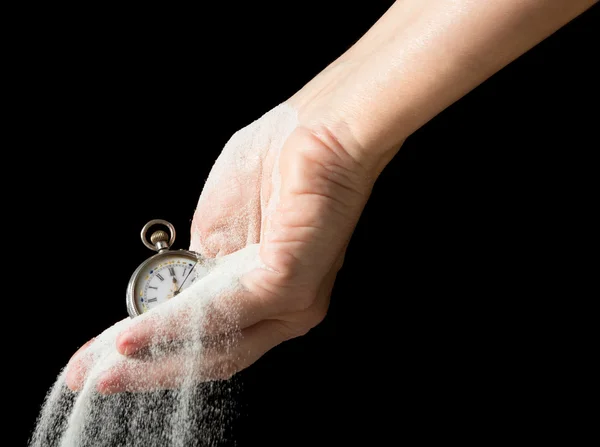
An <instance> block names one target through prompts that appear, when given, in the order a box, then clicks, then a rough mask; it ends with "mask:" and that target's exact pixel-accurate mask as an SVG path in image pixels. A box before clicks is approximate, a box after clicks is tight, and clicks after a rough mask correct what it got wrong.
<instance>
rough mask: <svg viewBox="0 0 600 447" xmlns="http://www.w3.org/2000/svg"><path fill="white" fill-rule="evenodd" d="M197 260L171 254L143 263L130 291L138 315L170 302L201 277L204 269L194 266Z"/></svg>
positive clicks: (184, 255)
mask: <svg viewBox="0 0 600 447" xmlns="http://www.w3.org/2000/svg"><path fill="white" fill-rule="evenodd" d="M197 261H198V259H197V258H196V257H195V256H194V255H193V254H191V253H186V252H183V251H182V252H178V251H172V252H168V253H161V254H160V255H156V256H153V257H152V258H150V259H149V260H148V261H147V262H145V263H144V265H142V267H141V270H140V271H139V273H138V275H137V278H136V281H135V283H134V284H133V290H132V292H133V305H134V306H135V308H136V310H137V313H138V314H142V313H144V312H147V311H148V310H150V309H152V308H153V307H155V306H158V305H159V304H162V303H164V302H166V301H168V300H170V299H172V298H173V297H175V296H177V295H178V294H179V293H181V292H182V291H183V290H185V289H186V288H187V287H189V286H190V285H192V284H193V283H194V281H196V280H197V279H198V278H200V277H202V276H204V275H205V274H206V272H205V271H204V270H205V269H204V268H203V267H202V266H201V265H197ZM194 267H195V268H194Z"/></svg>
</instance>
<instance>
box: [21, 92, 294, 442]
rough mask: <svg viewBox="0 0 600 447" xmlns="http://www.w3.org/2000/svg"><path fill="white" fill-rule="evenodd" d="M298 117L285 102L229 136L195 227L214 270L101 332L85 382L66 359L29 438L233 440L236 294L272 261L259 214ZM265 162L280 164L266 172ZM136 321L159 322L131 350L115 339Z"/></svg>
mask: <svg viewBox="0 0 600 447" xmlns="http://www.w3.org/2000/svg"><path fill="white" fill-rule="evenodd" d="M296 125H297V118H296V113H295V111H294V110H293V109H292V108H291V107H289V106H287V105H286V104H282V105H280V106H278V107H276V108H275V109H273V110H271V111H270V112H269V113H267V114H266V115H264V116H263V117H261V118H260V119H259V120H257V121H255V122H254V123H252V124H250V125H249V126H248V127H246V128H244V129H242V130H241V131H239V132H238V133H236V134H235V135H234V136H233V137H232V138H231V140H230V141H229V142H228V143H227V145H226V146H225V148H224V149H223V152H222V154H221V156H220V157H219V159H218V160H217V162H216V164H215V166H214V168H213V170H212V171H211V175H210V176H209V179H208V180H207V183H206V185H205V188H204V189H203V192H202V195H201V197H200V201H199V204H198V210H197V213H202V216H199V215H198V214H197V216H196V222H197V221H201V222H203V220H202V217H203V216H204V218H205V220H204V221H206V220H208V221H210V222H212V225H213V227H212V228H208V229H204V233H202V231H200V229H198V228H193V231H192V246H191V249H193V250H194V251H197V252H199V253H200V254H202V255H204V257H205V258H204V261H203V266H204V267H205V268H206V269H207V270H208V274H207V275H206V276H204V277H202V278H199V279H198V280H197V281H195V283H194V284H193V285H192V286H190V287H189V288H188V289H186V290H184V291H183V292H182V293H181V294H179V295H178V296H177V297H175V298H173V299H172V300H170V301H168V302H166V303H164V304H161V305H160V306H157V307H155V308H153V309H151V310H150V311H148V312H146V313H144V314H143V315H141V316H139V317H136V318H133V319H130V318H127V319H125V320H122V321H120V322H118V323H117V324H115V325H114V326H112V327H110V328H108V329H106V330H105V331H104V332H103V333H102V334H100V335H99V336H97V337H96V338H95V339H94V341H93V342H92V343H90V345H89V346H87V348H86V349H85V350H84V351H82V353H81V354H80V355H79V356H78V357H79V359H78V360H77V362H78V364H77V367H78V371H81V373H80V374H81V377H79V379H80V381H81V383H82V388H81V389H80V390H79V391H76V392H74V391H71V390H70V389H69V388H68V387H67V374H72V371H71V372H69V368H67V367H65V369H63V371H62V372H61V374H60V375H59V377H58V379H57V381H56V383H55V385H54V386H53V388H52V389H51V390H50V391H49V393H48V394H47V396H46V400H45V402H44V406H43V408H42V411H41V413H40V415H39V417H38V422H37V425H36V428H35V431H34V433H33V436H32V438H31V439H30V444H29V445H30V447H41V446H44V447H52V446H56V447H85V446H144V447H151V446H211V445H221V444H222V443H224V442H227V437H228V436H229V435H228V428H229V427H228V424H229V421H230V418H231V416H232V415H233V412H234V411H235V405H234V400H235V399H234V397H235V396H234V394H235V392H236V386H235V380H234V379H231V378H230V376H231V375H232V374H233V373H234V372H235V371H234V370H232V369H231V365H232V364H233V365H235V363H236V360H237V359H236V357H239V356H240V355H243V353H242V352H238V351H236V347H238V346H239V345H240V338H241V337H242V332H241V330H240V328H239V327H238V326H237V323H236V322H237V321H239V318H238V317H239V313H240V310H239V299H236V297H237V298H240V297H243V296H244V286H243V277H244V275H246V274H247V273H249V272H251V271H253V270H256V269H261V268H265V267H264V266H263V265H262V263H261V261H260V257H259V249H260V245H259V244H258V242H260V233H261V225H262V222H261V219H265V218H267V217H268V215H269V213H270V212H272V211H273V210H274V206H275V201H276V200H277V191H278V188H279V178H278V174H277V173H276V172H277V160H278V157H279V151H280V149H281V147H282V145H283V142H284V141H285V139H286V138H287V137H288V136H289V134H290V133H291V132H292V131H293V129H294V128H295V127H296ZM267 164H271V166H275V168H274V169H271V170H270V172H271V174H269V178H268V179H264V178H262V170H264V169H265V165H267ZM228 176H229V177H228ZM224 182H225V183H226V184H225V185H224V184H223V183H224ZM231 182H234V183H236V185H235V187H234V188H233V189H231V190H229V191H223V192H222V196H223V197H224V200H225V201H227V200H228V194H229V193H231V196H232V197H234V196H235V194H237V192H236V191H240V190H241V191H243V192H244V194H245V195H246V196H247V197H246V196H245V197H244V205H245V206H243V207H238V209H237V211H236V213H235V215H220V214H219V212H220V210H222V209H223V208H225V207H223V206H221V205H222V201H223V197H221V196H220V195H219V194H221V192H219V189H221V190H222V189H223V187H224V186H225V187H228V186H231V185H230V183H231ZM267 183H268V184H267ZM213 203H214V204H213ZM211 204H212V205H211ZM205 214H206V216H205ZM211 214H212V215H211ZM203 234H205V235H208V236H203ZM240 299H241V298H240ZM224 303H225V304H224ZM133 325H146V327H151V328H152V331H151V333H152V337H151V342H150V343H149V345H148V347H147V348H145V349H144V350H142V351H141V352H139V353H136V354H135V355H132V356H125V355H122V354H120V353H119V352H118V351H117V349H116V340H117V337H118V336H119V335H120V334H122V333H123V332H125V331H127V330H128V329H129V328H131V327H132V326H133ZM215 334H217V336H215ZM91 335H93V334H90V336H91ZM115 372H116V373H118V377H127V378H128V381H127V383H128V386H129V387H131V388H132V389H129V388H127V387H126V389H125V390H122V389H118V390H113V389H112V387H115V386H117V387H118V386H119V384H118V383H117V382H114V381H112V382H111V380H113V379H112V378H114V377H116V376H115ZM166 378H167V379H166ZM111 390H112V391H119V392H111ZM121 391H123V392H121Z"/></svg>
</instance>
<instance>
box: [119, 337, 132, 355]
mask: <svg viewBox="0 0 600 447" xmlns="http://www.w3.org/2000/svg"><path fill="white" fill-rule="evenodd" d="M133 344H134V337H133V334H132V333H131V332H123V333H122V334H121V335H119V338H118V339H117V350H118V351H119V352H120V353H121V354H123V355H129V354H133V351H134V346H133Z"/></svg>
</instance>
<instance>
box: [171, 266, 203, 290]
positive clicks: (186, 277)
mask: <svg viewBox="0 0 600 447" xmlns="http://www.w3.org/2000/svg"><path fill="white" fill-rule="evenodd" d="M196 264H198V263H197V262H196V263H195V264H194V266H193V267H192V268H191V269H190V272H189V273H188V274H187V275H186V276H185V278H184V279H183V281H182V282H181V285H180V286H179V289H177V290H176V291H175V295H177V294H178V293H179V291H180V290H181V288H182V287H183V285H184V284H185V282H186V281H187V279H188V278H189V277H190V275H191V274H192V272H193V271H194V269H195V268H196Z"/></svg>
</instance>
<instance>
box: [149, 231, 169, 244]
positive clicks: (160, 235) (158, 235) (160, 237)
mask: <svg viewBox="0 0 600 447" xmlns="http://www.w3.org/2000/svg"><path fill="white" fill-rule="evenodd" d="M168 240H169V235H168V234H167V233H166V232H165V231H162V230H158V231H155V232H154V233H152V236H150V241H151V242H152V243H153V244H154V245H156V244H157V243H158V242H167V241H168Z"/></svg>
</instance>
